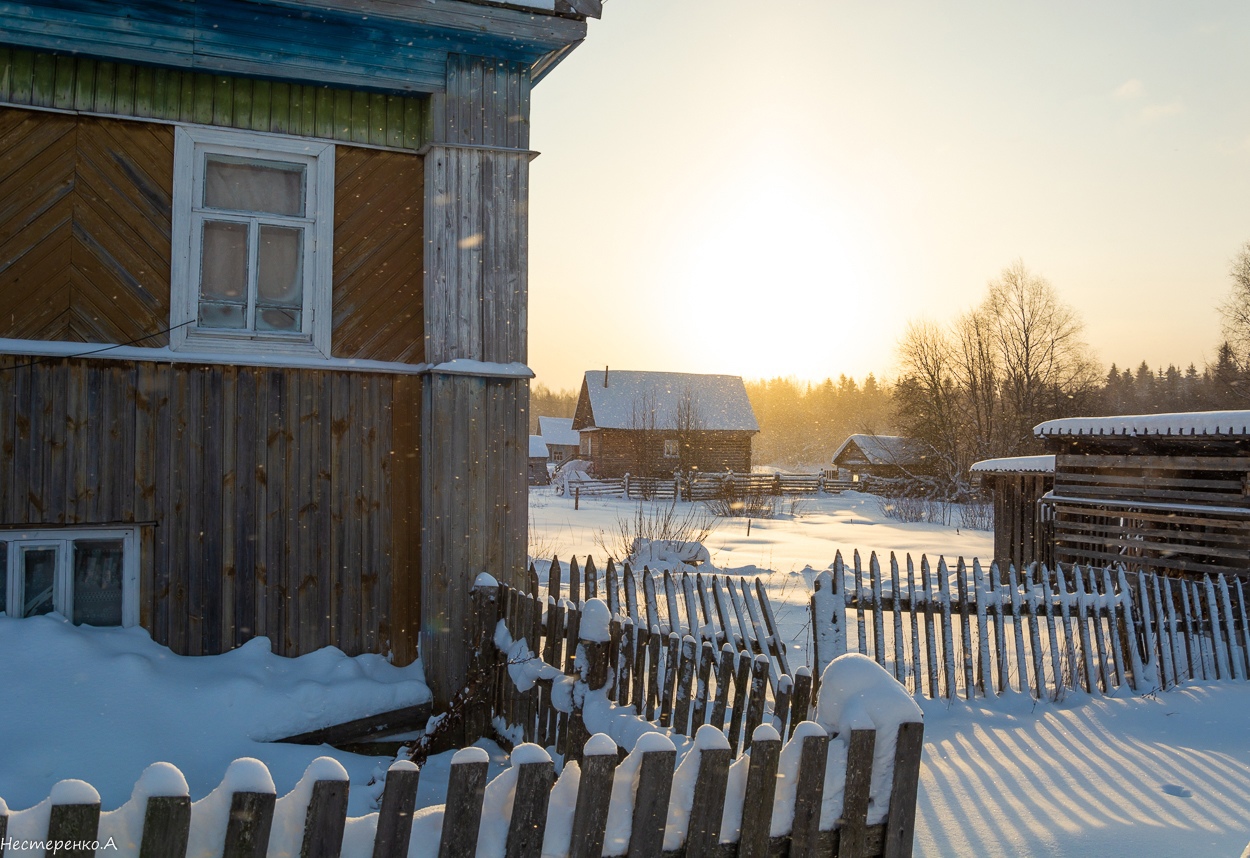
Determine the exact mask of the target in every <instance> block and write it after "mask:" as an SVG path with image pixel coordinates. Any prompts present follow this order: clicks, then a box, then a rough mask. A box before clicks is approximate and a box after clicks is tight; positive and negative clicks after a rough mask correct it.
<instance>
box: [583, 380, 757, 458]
mask: <svg viewBox="0 0 1250 858" xmlns="http://www.w3.org/2000/svg"><path fill="white" fill-rule="evenodd" d="M573 428H574V429H575V430H577V431H578V433H579V434H580V440H581V457H582V458H585V459H589V460H590V461H591V462H592V463H593V464H594V471H595V474H596V476H600V477H619V476H622V475H623V474H626V473H630V474H633V475H634V476H671V475H672V474H673V472H674V471H681V472H683V473H687V472H692V471H699V472H703V473H715V472H723V471H734V472H739V473H745V472H749V471H750V470H751V438H752V436H754V435H755V434H756V433H757V432H759V431H760V427H759V424H758V423H757V422H756V421H755V412H754V411H753V410H752V409H751V401H750V399H748V398H747V390H746V385H744V384H743V383H742V379H741V378H740V377H738V376H736V375H698V374H695V373H688V372H639V371H629V370H611V371H610V372H609V371H608V370H607V369H604V370H590V371H588V372H587V373H586V375H585V377H584V378H583V380H582V388H581V392H580V393H579V395H578V398H577V411H576V414H575V415H574V417H573Z"/></svg>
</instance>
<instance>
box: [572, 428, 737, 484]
mask: <svg viewBox="0 0 1250 858" xmlns="http://www.w3.org/2000/svg"><path fill="white" fill-rule="evenodd" d="M644 431H647V430H644ZM650 435H651V436H652V437H650V438H646V439H644V440H642V441H639V440H638V438H637V433H636V432H635V431H634V430H630V429H601V430H599V431H598V432H596V433H595V441H594V444H595V452H594V456H593V457H592V458H593V460H594V463H595V474H596V475H597V476H600V477H619V476H623V475H624V474H625V473H627V472H628V473H630V474H633V475H638V474H639V473H640V472H641V473H642V474H644V475H648V476H660V475H663V476H671V475H672V473H673V471H675V470H676V469H677V467H678V464H679V462H680V459H677V458H669V457H666V456H665V455H664V440H665V439H666V438H667V439H670V440H677V437H678V436H677V433H676V432H667V433H666V432H663V431H661V430H658V429H657V430H654V431H651V432H650ZM690 435H691V438H690V443H691V448H692V449H691V452H690V453H689V454H688V455H687V461H688V462H689V463H691V464H693V465H694V466H695V467H697V468H698V469H699V470H700V471H702V472H703V473H722V472H724V471H734V472H735V473H750V471H751V436H752V433H750V432H712V431H702V432H692V433H690ZM640 443H641V444H642V450H641V453H640V451H639V448H638V446H637V445H638V444H640Z"/></svg>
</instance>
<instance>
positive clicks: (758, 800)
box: [738, 724, 781, 858]
mask: <svg viewBox="0 0 1250 858" xmlns="http://www.w3.org/2000/svg"><path fill="white" fill-rule="evenodd" d="M780 760H781V737H780V736H778V735H777V731H776V730H773V729H772V728H771V727H769V726H768V725H767V724H763V725H761V726H760V727H759V729H758V730H756V731H755V735H754V736H752V737H751V763H750V767H749V768H748V769H747V787H746V794H747V795H749V796H751V800H750V801H748V802H746V805H745V806H744V807H743V808H742V830H741V834H740V835H739V838H738V858H765V856H767V855H768V854H769V849H768V837H769V831H770V830H771V828H772V821H773V798H774V797H775V796H776V794H777V764H778V763H779V762H780Z"/></svg>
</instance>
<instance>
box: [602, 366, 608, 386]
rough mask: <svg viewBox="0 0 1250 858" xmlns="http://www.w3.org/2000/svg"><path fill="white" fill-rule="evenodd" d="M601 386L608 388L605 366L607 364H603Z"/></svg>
mask: <svg viewBox="0 0 1250 858" xmlns="http://www.w3.org/2000/svg"><path fill="white" fill-rule="evenodd" d="M603 386H604V387H607V386H608V366H607V364H604V365H603Z"/></svg>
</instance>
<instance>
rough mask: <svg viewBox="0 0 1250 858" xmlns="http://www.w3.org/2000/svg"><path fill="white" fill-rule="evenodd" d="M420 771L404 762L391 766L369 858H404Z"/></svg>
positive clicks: (410, 763)
mask: <svg viewBox="0 0 1250 858" xmlns="http://www.w3.org/2000/svg"><path fill="white" fill-rule="evenodd" d="M420 778H421V770H420V769H418V768H417V767H416V766H415V765H414V764H413V763H412V762H410V761H408V760H400V761H398V762H395V763H391V767H390V768H389V769H387V772H386V787H385V789H384V790H383V791H382V806H381V807H380V808H379V809H378V827H377V831H376V833H375V834H374V837H373V858H404V856H407V855H408V838H409V835H410V834H411V833H412V811H413V808H415V807H416V806H417V785H418V783H419V781H420Z"/></svg>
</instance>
